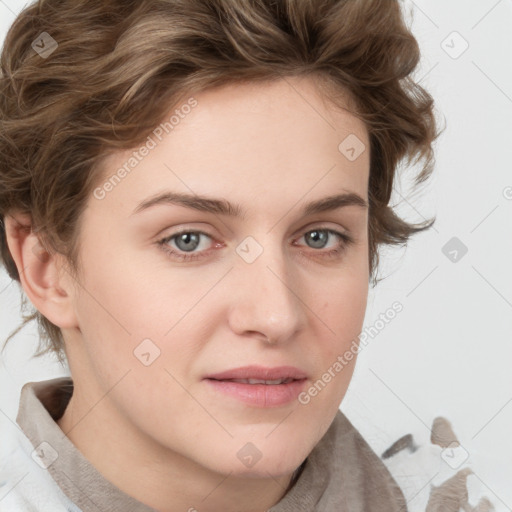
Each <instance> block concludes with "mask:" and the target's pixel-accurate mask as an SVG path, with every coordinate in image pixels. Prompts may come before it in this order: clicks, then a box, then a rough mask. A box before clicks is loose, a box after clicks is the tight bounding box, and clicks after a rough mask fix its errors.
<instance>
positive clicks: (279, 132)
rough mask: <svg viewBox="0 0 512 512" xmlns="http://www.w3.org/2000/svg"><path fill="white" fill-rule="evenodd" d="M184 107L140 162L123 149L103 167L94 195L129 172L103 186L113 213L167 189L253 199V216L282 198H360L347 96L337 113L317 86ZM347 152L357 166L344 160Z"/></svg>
mask: <svg viewBox="0 0 512 512" xmlns="http://www.w3.org/2000/svg"><path fill="white" fill-rule="evenodd" d="M191 98H192V99H193V102H191V101H187V100H190V99H191ZM191 98H186V97H185V99H184V100H183V103H182V104H177V105H174V106H173V108H172V109H170V110H169V112H168V116H167V117H165V116H164V121H163V123H162V125H160V127H157V128H156V129H157V130H158V132H155V131H154V132H153V134H150V136H149V138H150V139H151V141H152V142H151V144H150V145H151V146H152V148H151V150H150V151H145V154H146V156H144V157H143V158H140V156H139V158H136V159H135V158H134V157H133V151H134V150H130V151H126V152H119V153H117V154H114V155H111V156H110V157H109V158H107V159H106V160H105V162H104V174H103V178H102V179H103V181H102V182H100V186H101V184H102V183H105V182H106V180H108V179H109V177H111V176H112V175H113V174H115V173H116V171H117V170H118V169H120V168H122V167H124V168H125V169H126V170H128V171H129V172H124V173H122V174H123V179H122V180H115V181H116V183H115V184H114V187H110V189H112V188H114V190H112V191H111V192H109V194H108V195H107V197H106V200H108V201H105V202H108V203H110V206H114V207H115V206H116V204H117V206H124V207H125V208H128V207H132V209H133V208H135V207H136V206H137V205H138V204H139V203H140V201H141V199H143V198H145V197H149V196H152V195H155V194H157V193H159V192H162V191H164V190H172V191H182V192H188V193H196V194H202V195H212V196H215V197H229V198H232V199H233V200H236V201H238V202H239V203H240V204H245V201H246V200H250V201H252V206H253V207H256V206H258V204H259V205H260V207H262V206H263V207H265V205H266V203H267V202H268V203H269V204H270V203H272V204H274V203H275V202H276V201H278V202H282V201H283V199H284V197H283V194H284V195H285V196H286V198H287V200H288V202H291V201H293V200H295V202H296V201H298V200H299V199H300V198H301V197H305V196H306V195H309V197H308V198H307V199H308V200H312V199H315V198H317V197H320V196H325V195H328V194H329V195H330V194H333V193H341V192H344V191H348V190H350V191H352V192H355V193H357V194H359V195H361V196H362V197H366V195H367V184H368V174H369V151H368V149H369V141H368V134H367V130H366V127H365V125H364V123H363V122H362V121H361V120H360V119H358V118H357V117H356V116H355V115H354V114H352V113H351V112H350V111H349V110H347V109H350V108H352V105H351V104H350V102H349V98H348V97H347V103H346V106H347V109H344V108H343V106H341V107H334V106H333V105H332V104H331V102H329V101H326V99H325V97H324V96H323V95H322V93H321V92H320V91H319V89H318V84H317V83H316V82H315V79H314V78H304V77H303V78H297V77H288V78H286V79H281V80H278V81H274V82H262V83H254V82H253V83H245V84H229V85H224V86H222V87H217V88H215V89H209V90H206V91H202V92H200V93H197V94H194V95H193V97H191ZM190 104H193V105H195V106H194V107H193V108H190V107H187V108H184V106H185V105H190ZM171 118H172V122H169V121H171ZM166 119H167V121H168V124H166V121H165V120H166ZM165 127H166V129H164V128H165ZM155 133H157V134H160V135H159V136H157V135H155ZM148 140H149V139H148ZM354 143H355V145H356V148H355V149H356V151H357V154H356V157H357V158H353V152H352V153H347V152H346V150H347V148H348V146H350V145H352V146H354ZM143 145H144V143H143V144H142V145H141V146H140V147H142V146H143ZM140 147H138V148H134V149H135V151H136V152H138V149H139V148H140ZM348 149H350V148H348ZM139 153H140V152H139ZM130 160H133V162H132V163H133V164H134V165H133V167H132V166H131V165H130V164H129V161H130ZM127 164H128V165H127ZM111 181H112V180H111ZM254 200H258V201H259V202H254ZM250 206H251V205H249V208H248V210H249V211H250ZM130 213H131V211H130Z"/></svg>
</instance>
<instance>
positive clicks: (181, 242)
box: [157, 230, 213, 261]
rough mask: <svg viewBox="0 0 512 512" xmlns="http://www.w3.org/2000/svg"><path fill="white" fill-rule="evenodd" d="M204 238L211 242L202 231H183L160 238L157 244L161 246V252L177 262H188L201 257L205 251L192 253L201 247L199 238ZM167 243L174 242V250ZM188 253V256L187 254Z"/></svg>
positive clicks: (211, 238)
mask: <svg viewBox="0 0 512 512" xmlns="http://www.w3.org/2000/svg"><path fill="white" fill-rule="evenodd" d="M202 237H206V238H209V239H210V240H213V237H211V236H210V235H209V234H208V233H205V232H203V231H191V230H188V231H186V230H183V231H180V232H179V233H175V234H173V235H170V236H167V237H165V238H162V239H161V240H159V241H158V242H157V243H158V245H159V246H161V248H162V250H163V251H165V252H166V253H168V254H169V255H171V256H172V257H173V258H176V259H177V260H179V261H190V260H195V259H198V258H201V257H203V255H204V252H207V251H205V250H203V251H198V252H193V251H195V249H197V248H198V247H199V246H200V245H201V238H202ZM169 242H174V244H175V246H176V247H177V250H176V249H173V248H172V247H171V246H170V245H169ZM187 253H189V254H187Z"/></svg>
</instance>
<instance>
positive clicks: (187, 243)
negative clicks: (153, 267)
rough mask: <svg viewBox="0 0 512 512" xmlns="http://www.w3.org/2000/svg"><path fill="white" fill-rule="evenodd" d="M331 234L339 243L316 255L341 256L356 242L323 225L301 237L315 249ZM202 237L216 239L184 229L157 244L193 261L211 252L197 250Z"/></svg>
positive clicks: (171, 254)
mask: <svg viewBox="0 0 512 512" xmlns="http://www.w3.org/2000/svg"><path fill="white" fill-rule="evenodd" d="M308 235H309V236H308ZM331 236H335V237H337V238H338V243H337V244H336V246H335V247H334V248H333V249H329V250H324V251H319V250H313V253H318V254H317V255H316V254H314V256H315V257H316V256H320V257H326V258H335V257H340V256H341V255H342V254H343V253H344V252H345V250H346V249H347V247H348V246H349V245H351V244H352V243H354V240H353V238H352V237H351V236H349V235H347V234H346V233H340V232H339V231H336V230H333V229H328V228H321V227H320V228H316V229H312V230H309V231H307V232H306V233H305V234H304V235H302V237H300V238H305V239H308V240H309V241H310V243H311V242H312V243H313V246H312V248H313V249H322V248H323V247H324V246H325V245H326V241H327V240H328V239H329V237H331ZM202 237H206V238H209V239H210V240H214V238H213V237H212V236H211V235H209V234H208V233H205V232H203V231H194V230H188V231H187V230H183V231H180V232H178V233H174V234H172V235H169V236H167V237H165V238H162V239H161V240H159V241H158V242H157V244H158V245H159V246H160V247H161V248H162V250H163V251H165V252H166V253H167V254H168V255H170V256H171V257H172V258H173V259H176V260H178V261H192V260H197V259H200V258H204V257H205V256H206V254H207V253H208V252H209V250H208V249H204V250H201V251H196V249H197V248H198V247H199V246H200V245H201V238H202ZM170 242H173V244H174V246H175V247H176V248H173V247H172V246H171V245H170ZM219 245H220V244H219ZM310 247H311V246H310ZM301 255H303V251H301Z"/></svg>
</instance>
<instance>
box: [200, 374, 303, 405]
mask: <svg viewBox="0 0 512 512" xmlns="http://www.w3.org/2000/svg"><path fill="white" fill-rule="evenodd" d="M306 380H307V379H300V380H292V381H291V382H288V383H287V384H243V383H241V382H231V381H229V380H215V379H205V381H206V382H207V383H208V384H209V385H210V386H211V389H213V390H214V391H216V393H219V392H221V393H223V394H225V395H227V396H229V397H232V398H236V399H237V400H240V401H242V402H245V403H247V404H250V405H253V406H255V407H267V408H268V407H280V406H283V405H286V404H288V403H290V402H292V401H294V400H296V399H297V397H298V396H299V395H300V393H301V392H302V391H303V389H304V386H305V384H306Z"/></svg>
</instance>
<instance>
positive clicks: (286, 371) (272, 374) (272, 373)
mask: <svg viewBox="0 0 512 512" xmlns="http://www.w3.org/2000/svg"><path fill="white" fill-rule="evenodd" d="M287 378H291V379H296V380H301V379H306V378H307V374H306V373H305V372H304V371H302V370H300V369H299V368H296V367H295V366H274V367H272V368H271V367H266V366H258V365H250V366H242V367H240V368H233V369H231V370H225V371H223V372H219V373H214V374H211V375H207V376H206V377H205V379H215V380H228V379H262V380H276V379H287ZM251 385H255V386H256V385H257V384H251Z"/></svg>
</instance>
